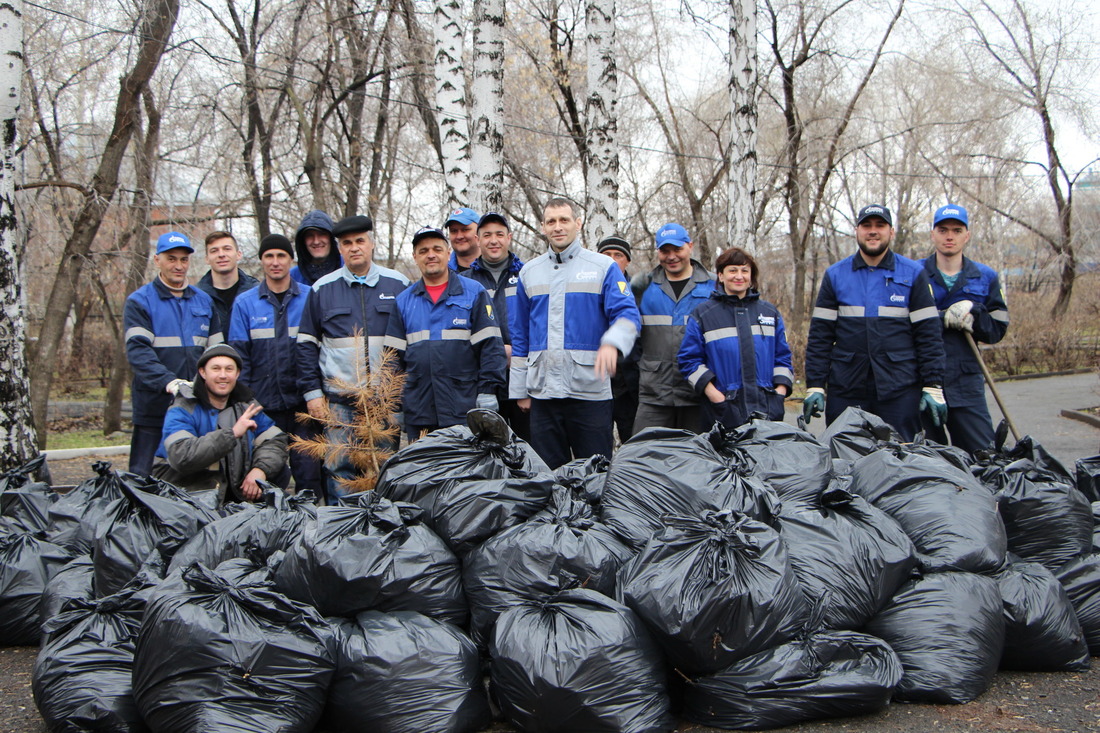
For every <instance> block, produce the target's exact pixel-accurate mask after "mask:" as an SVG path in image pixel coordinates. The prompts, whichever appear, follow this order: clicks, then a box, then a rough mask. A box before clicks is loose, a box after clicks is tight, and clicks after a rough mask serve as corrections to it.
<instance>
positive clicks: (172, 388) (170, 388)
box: [164, 379, 191, 397]
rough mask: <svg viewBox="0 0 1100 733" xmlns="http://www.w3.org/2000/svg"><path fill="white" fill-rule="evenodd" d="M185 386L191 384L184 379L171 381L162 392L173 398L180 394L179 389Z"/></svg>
mask: <svg viewBox="0 0 1100 733" xmlns="http://www.w3.org/2000/svg"><path fill="white" fill-rule="evenodd" d="M185 384H191V382H190V381H189V380H186V379H173V380H172V381H171V382H169V383H168V385H167V386H165V388H164V391H165V392H167V393H168V394H170V395H172V396H173V397H175V396H176V395H178V394H179V393H180V387H182V386H183V385H185Z"/></svg>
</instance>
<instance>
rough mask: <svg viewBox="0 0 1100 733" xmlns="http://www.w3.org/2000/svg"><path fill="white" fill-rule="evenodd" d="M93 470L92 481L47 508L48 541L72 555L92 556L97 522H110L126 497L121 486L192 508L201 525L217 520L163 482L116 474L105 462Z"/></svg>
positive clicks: (196, 502) (128, 474) (189, 496)
mask: <svg viewBox="0 0 1100 733" xmlns="http://www.w3.org/2000/svg"><path fill="white" fill-rule="evenodd" d="M92 468H93V469H94V470H95V472H96V475H95V477H94V478H91V479H88V480H87V481H84V482H83V483H81V484H80V485H79V486H77V487H76V488H75V489H73V490H72V491H70V492H68V493H67V494H65V495H64V496H62V497H60V498H59V499H58V500H57V501H56V502H54V503H53V504H52V505H50V529H49V540H50V542H53V543H54V544H56V545H60V546H62V547H64V548H66V549H68V550H70V551H71V552H72V553H73V554H74V555H83V554H86V553H90V552H92V550H93V548H94V546H95V540H96V530H97V529H98V527H99V524H100V522H101V521H103V520H104V519H108V518H113V514H112V512H113V511H114V509H115V508H116V507H114V503H115V502H116V501H118V500H119V499H123V498H126V497H127V494H126V492H124V491H123V487H124V486H128V487H130V488H132V489H137V490H139V491H143V492H145V493H148V494H154V495H156V496H161V497H164V498H168V499H174V500H176V501H178V502H180V503H182V504H184V505H186V506H188V507H191V509H192V510H193V512H194V513H195V514H196V515H198V516H202V517H205V518H206V520H205V522H204V524H205V523H206V522H210V521H213V520H215V519H217V518H218V514H217V512H216V511H214V510H212V509H210V508H209V507H207V506H205V505H204V504H202V503H201V502H200V501H198V500H197V499H196V498H195V497H194V496H192V495H191V494H190V493H188V492H187V491H184V490H183V489H181V488H179V487H178V486H173V485H172V484H170V483H168V482H166V481H161V480H160V479H155V478H151V477H149V476H139V475H137V474H133V473H128V472H126V471H115V470H112V469H111V464H110V463H108V462H106V461H98V462H97V463H94V464H93V465H92ZM131 493H132V492H131Z"/></svg>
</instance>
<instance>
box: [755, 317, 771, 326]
mask: <svg viewBox="0 0 1100 733" xmlns="http://www.w3.org/2000/svg"><path fill="white" fill-rule="evenodd" d="M756 320H757V322H758V323H759V324H760V325H761V326H774V325H775V317H774V316H760V317H759V318H757V319H756Z"/></svg>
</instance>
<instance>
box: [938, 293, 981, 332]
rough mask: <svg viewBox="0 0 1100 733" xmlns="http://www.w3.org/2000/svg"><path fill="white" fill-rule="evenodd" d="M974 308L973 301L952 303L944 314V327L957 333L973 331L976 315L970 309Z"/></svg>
mask: <svg viewBox="0 0 1100 733" xmlns="http://www.w3.org/2000/svg"><path fill="white" fill-rule="evenodd" d="M973 307H974V301H972V300H960V301H959V302H958V303H952V304H951V305H950V306H949V307H948V308H947V310H946V311H945V312H944V314H943V327H944V328H953V329H955V330H956V331H973V330H974V314H973V313H971V312H970V309H971V308H973Z"/></svg>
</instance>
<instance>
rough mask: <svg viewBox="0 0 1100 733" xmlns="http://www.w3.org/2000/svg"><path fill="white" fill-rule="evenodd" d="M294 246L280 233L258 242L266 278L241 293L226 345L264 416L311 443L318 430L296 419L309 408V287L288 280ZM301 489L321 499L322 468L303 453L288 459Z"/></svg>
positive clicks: (284, 429) (298, 487)
mask: <svg viewBox="0 0 1100 733" xmlns="http://www.w3.org/2000/svg"><path fill="white" fill-rule="evenodd" d="M293 264H294V247H293V246H292V245H291V243H290V240H289V239H287V238H286V237H284V236H283V235H282V234H269V235H267V236H266V237H264V238H263V239H262V240H260V265H261V266H262V267H263V271H264V279H263V282H261V283H260V285H259V287H257V288H253V289H252V290H249V291H247V292H245V293H242V294H241V295H240V296H239V297H238V298H237V301H236V302H235V303H234V304H233V312H232V314H231V316H230V318H229V331H228V343H229V344H230V345H231V346H232V347H233V348H234V349H236V350H237V352H238V353H239V354H240V356H241V362H242V364H241V374H240V381H241V383H242V384H244V385H246V386H247V387H248V388H249V389H251V390H252V392H253V393H254V394H255V395H256V399H258V400H259V401H260V404H262V405H263V406H264V412H265V413H266V414H267V416H268V417H270V418H271V419H272V420H273V421H274V422H275V424H276V425H278V426H279V428H280V429H281V430H282V431H283V432H284V433H287V434H288V435H297V436H299V437H302V438H312V437H314V436H315V435H316V434H317V427H316V424H315V423H312V422H305V423H303V422H301V421H300V420H298V419H297V415H298V413H299V412H302V411H303V410H304V408H305V400H303V399H302V391H301V389H300V387H299V385H298V363H297V347H296V342H297V338H296V337H297V334H298V326H299V324H300V323H301V320H302V311H303V310H304V309H305V304H306V298H307V297H308V295H309V291H310V287H309V286H308V285H303V284H302V283H299V282H297V281H296V280H294V279H293V278H292V277H290V268H291V266H292V265H293ZM290 469H291V473H292V474H293V476H294V486H295V488H296V489H297V490H299V491H301V490H304V489H310V490H312V491H314V492H315V493H316V494H317V495H318V496H320V495H321V493H322V492H321V464H320V462H319V461H318V460H317V459H316V458H314V457H313V456H310V455H308V454H306V453H304V452H302V451H294V452H292V453H291V455H290Z"/></svg>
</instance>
